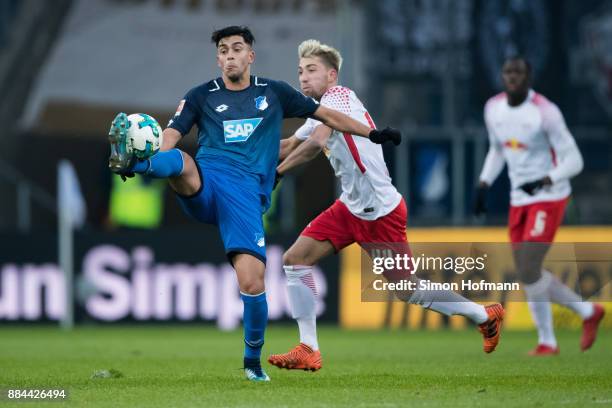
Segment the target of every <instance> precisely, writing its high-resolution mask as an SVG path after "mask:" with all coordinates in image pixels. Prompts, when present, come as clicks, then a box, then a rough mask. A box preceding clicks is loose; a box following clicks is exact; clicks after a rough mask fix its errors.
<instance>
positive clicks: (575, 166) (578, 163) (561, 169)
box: [542, 102, 584, 183]
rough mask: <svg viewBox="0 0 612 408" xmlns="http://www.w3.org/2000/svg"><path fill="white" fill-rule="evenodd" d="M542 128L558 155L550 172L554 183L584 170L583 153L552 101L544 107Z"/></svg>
mask: <svg viewBox="0 0 612 408" xmlns="http://www.w3.org/2000/svg"><path fill="white" fill-rule="evenodd" d="M542 128H543V129H544V131H545V132H546V135H547V136H548V141H549V143H550V145H551V146H552V148H553V150H554V152H555V155H556V157H557V165H556V166H555V168H554V169H553V170H552V171H551V172H550V173H549V175H548V176H549V177H550V179H551V180H552V182H553V183H555V182H557V181H560V180H567V179H569V178H571V177H574V176H575V175H577V174H578V173H580V172H581V171H582V168H583V166H584V163H583V159H582V155H581V154H580V150H579V149H578V146H577V145H576V141H575V140H574V137H573V136H572V134H571V133H570V131H569V129H568V128H567V125H566V124H565V119H563V115H562V114H561V111H560V110H559V108H558V107H557V105H555V104H554V103H552V102H549V103H548V104H546V106H544V107H543V108H542Z"/></svg>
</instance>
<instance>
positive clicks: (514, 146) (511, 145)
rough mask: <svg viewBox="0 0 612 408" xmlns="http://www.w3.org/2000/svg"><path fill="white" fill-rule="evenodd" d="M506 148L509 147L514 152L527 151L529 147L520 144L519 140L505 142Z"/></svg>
mask: <svg viewBox="0 0 612 408" xmlns="http://www.w3.org/2000/svg"><path fill="white" fill-rule="evenodd" d="M504 147H507V148H509V149H512V150H526V149H527V145H526V144H525V143H522V142H519V141H518V140H517V139H508V140H506V141H505V142H504Z"/></svg>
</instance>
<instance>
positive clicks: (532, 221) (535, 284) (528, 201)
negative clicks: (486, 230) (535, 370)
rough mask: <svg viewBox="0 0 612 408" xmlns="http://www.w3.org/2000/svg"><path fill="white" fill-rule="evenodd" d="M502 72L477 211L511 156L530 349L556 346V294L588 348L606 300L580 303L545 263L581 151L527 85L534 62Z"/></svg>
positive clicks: (490, 107)
mask: <svg viewBox="0 0 612 408" xmlns="http://www.w3.org/2000/svg"><path fill="white" fill-rule="evenodd" d="M502 77H503V82H504V88H505V92H502V93H500V94H498V95H496V96H494V97H493V98H491V99H489V101H488V102H487V104H486V106H485V111H484V116H485V124H486V127H487V131H488V133H489V142H490V147H489V152H488V154H487V157H486V159H485V162H484V166H483V169H482V172H481V174H480V181H479V186H478V190H477V195H476V197H477V198H476V205H475V208H474V210H475V213H476V215H480V214H482V213H484V212H485V211H486V206H485V199H486V192H487V189H488V188H489V186H490V185H491V184H492V183H493V182H494V181H495V179H496V178H497V176H499V174H500V173H501V171H502V169H503V168H504V164H506V163H507V164H508V175H509V177H510V183H511V192H510V214H509V221H508V228H509V233H510V240H511V242H512V244H513V253H514V260H515V264H516V268H517V271H518V274H519V278H520V279H521V280H522V281H523V282H524V283H525V284H524V285H523V288H524V289H525V292H526V295H527V301H528V303H529V309H530V310H531V314H532V316H533V320H534V322H535V324H536V326H537V329H538V337H539V341H538V346H537V347H536V348H535V349H534V350H532V351H531V352H530V354H531V355H551V354H558V353H559V348H558V346H557V341H556V339H555V334H554V331H553V323H552V312H551V306H550V302H551V301H552V302H555V303H558V304H560V305H563V306H566V307H568V308H570V309H571V310H573V311H575V312H576V313H578V314H579V315H580V317H581V318H582V319H583V333H582V339H581V342H580V347H581V349H582V350H583V351H584V350H587V349H589V348H590V347H591V346H592V345H593V342H594V341H595V337H596V335H597V328H598V326H599V322H600V321H601V319H602V318H603V315H604V309H603V307H601V306H600V305H598V304H593V303H590V302H583V301H582V299H581V298H580V297H579V296H578V295H577V294H576V293H574V292H573V291H572V290H571V289H570V288H568V287H567V286H565V285H564V284H563V283H561V281H560V280H558V279H557V278H556V277H555V276H553V275H552V274H551V273H550V272H548V271H545V270H543V269H542V263H543V261H544V258H545V256H546V252H547V251H548V249H549V247H550V243H552V241H553V239H554V236H555V233H556V231H557V229H558V228H559V225H560V224H561V222H562V221H563V215H564V212H565V206H566V204H567V201H568V199H569V196H570V194H571V187H570V183H569V179H570V178H571V177H573V176H575V175H577V174H578V173H580V171H582V167H583V161H582V156H581V155H580V151H579V150H578V147H577V146H576V142H575V141H574V138H573V137H572V135H571V133H570V132H569V130H568V129H567V126H566V125H565V121H564V119H563V115H562V114H561V112H560V111H559V108H558V107H557V106H556V105H555V104H554V103H552V102H550V101H549V100H548V99H546V98H545V97H544V96H542V95H540V94H538V93H536V92H534V91H533V89H531V88H530V86H531V68H530V65H529V63H528V62H527V61H526V60H525V59H524V58H522V57H513V58H509V59H508V60H506V61H505V63H504V66H503V68H502Z"/></svg>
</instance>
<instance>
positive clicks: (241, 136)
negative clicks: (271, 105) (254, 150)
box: [223, 118, 263, 143]
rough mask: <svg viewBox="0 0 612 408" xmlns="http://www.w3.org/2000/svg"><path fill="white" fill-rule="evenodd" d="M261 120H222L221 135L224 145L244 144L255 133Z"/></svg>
mask: <svg viewBox="0 0 612 408" xmlns="http://www.w3.org/2000/svg"><path fill="white" fill-rule="evenodd" d="M262 120H263V118H251V119H238V120H224V121H223V135H224V136H225V143H239V142H246V141H247V140H249V137H251V135H252V134H253V132H255V129H257V126H259V124H260V123H261V121H262Z"/></svg>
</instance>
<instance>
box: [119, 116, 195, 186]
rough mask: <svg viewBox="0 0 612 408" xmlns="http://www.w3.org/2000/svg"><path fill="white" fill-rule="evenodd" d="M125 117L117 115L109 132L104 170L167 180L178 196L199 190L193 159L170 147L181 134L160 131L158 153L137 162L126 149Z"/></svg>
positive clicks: (172, 131)
mask: <svg viewBox="0 0 612 408" xmlns="http://www.w3.org/2000/svg"><path fill="white" fill-rule="evenodd" d="M128 128H129V120H128V116H127V115H126V114H125V113H119V114H118V115H117V116H116V117H115V119H114V120H113V122H112V124H111V127H110V130H109V136H108V137H109V142H110V145H111V155H110V157H109V160H108V167H109V168H110V170H111V171H113V172H114V173H117V174H120V175H122V176H124V177H130V176H131V175H133V174H134V173H139V174H146V175H147V176H149V177H153V178H168V179H169V182H170V186H171V187H172V188H173V189H174V190H175V191H176V192H177V193H179V194H181V195H184V196H189V195H192V194H194V193H196V192H197V191H199V190H200V188H201V186H202V180H201V178H200V174H199V172H198V169H197V166H196V163H195V161H194V160H193V158H191V156H189V155H188V154H187V153H185V152H182V151H181V150H179V149H176V148H174V146H175V145H176V143H177V142H178V140H180V138H181V134H180V133H179V132H178V131H176V130H175V129H172V128H167V129H165V130H164V132H163V145H162V147H161V150H160V151H159V152H158V153H157V154H155V155H153V156H152V157H150V158H149V159H146V160H139V159H137V158H136V157H135V155H134V154H133V153H132V152H130V151H129V149H128V148H127V143H128V140H127V130H128Z"/></svg>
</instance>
